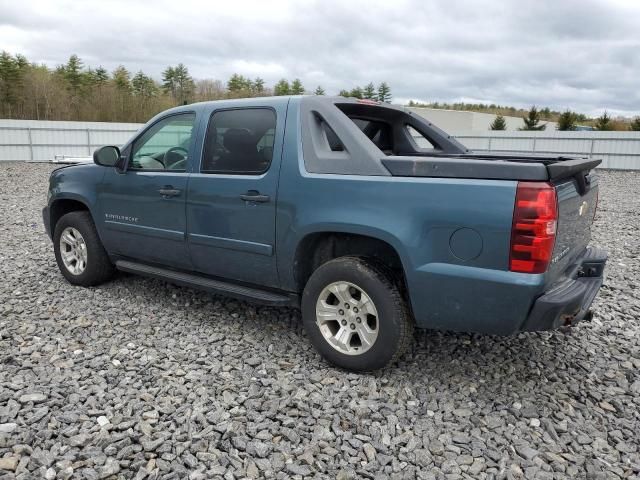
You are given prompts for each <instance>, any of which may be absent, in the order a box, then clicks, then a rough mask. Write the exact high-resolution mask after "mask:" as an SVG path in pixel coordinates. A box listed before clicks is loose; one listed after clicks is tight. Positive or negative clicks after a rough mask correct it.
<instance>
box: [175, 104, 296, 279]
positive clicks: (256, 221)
mask: <svg viewBox="0 0 640 480" xmlns="http://www.w3.org/2000/svg"><path fill="white" fill-rule="evenodd" d="M286 110H287V100H286V99H282V100H279V101H276V102H274V103H271V104H269V105H265V106H260V105H257V106H251V107H246V108H228V109H227V108H218V109H216V110H214V111H213V112H212V114H211V116H210V118H209V120H208V124H206V127H205V125H203V127H202V128H206V134H205V138H204V145H203V152H202V159H201V162H200V168H199V169H198V168H194V170H193V173H192V175H191V178H190V180H189V191H188V196H187V228H188V231H187V238H188V243H189V251H190V253H191V260H192V262H193V267H194V269H195V270H196V271H198V272H201V273H204V274H207V275H213V276H216V277H222V278H226V279H232V280H236V281H239V282H246V283H254V284H260V285H264V286H272V287H277V286H279V283H278V274H277V269H276V252H275V215H276V195H277V187H278V176H279V170H280V160H281V153H282V138H283V135H284V124H285V116H286Z"/></svg>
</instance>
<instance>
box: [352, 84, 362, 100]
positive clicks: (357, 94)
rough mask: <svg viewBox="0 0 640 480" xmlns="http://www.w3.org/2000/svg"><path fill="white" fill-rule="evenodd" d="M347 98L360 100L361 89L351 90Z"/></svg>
mask: <svg viewBox="0 0 640 480" xmlns="http://www.w3.org/2000/svg"><path fill="white" fill-rule="evenodd" d="M349 96H350V97H353V98H362V89H361V88H360V87H355V88H352V89H351V91H350V92H349Z"/></svg>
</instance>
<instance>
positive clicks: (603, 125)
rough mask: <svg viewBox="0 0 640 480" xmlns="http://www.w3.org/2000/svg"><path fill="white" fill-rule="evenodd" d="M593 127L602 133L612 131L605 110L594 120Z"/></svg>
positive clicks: (609, 119) (609, 118)
mask: <svg viewBox="0 0 640 480" xmlns="http://www.w3.org/2000/svg"><path fill="white" fill-rule="evenodd" d="M595 127H596V130H602V131H608V130H613V125H612V122H611V117H610V116H609V114H608V113H607V111H606V110H605V111H604V113H603V114H602V115H600V116H599V117H598V118H597V119H596V125H595Z"/></svg>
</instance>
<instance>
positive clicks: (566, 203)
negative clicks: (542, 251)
mask: <svg viewBox="0 0 640 480" xmlns="http://www.w3.org/2000/svg"><path fill="white" fill-rule="evenodd" d="M583 179H584V180H583ZM552 183H553V184H554V185H555V187H556V193H557V197H558V226H557V234H556V243H555V247H554V249H553V255H552V256H551V264H550V265H549V276H550V280H554V279H556V278H557V277H559V276H560V275H561V274H562V273H563V272H564V271H565V270H566V268H567V267H568V266H569V265H571V264H572V263H573V262H574V261H575V259H576V258H577V257H578V256H579V255H581V254H582V253H583V252H584V249H585V248H586V247H587V244H588V243H589V240H590V239H591V224H592V223H593V216H594V214H595V208H596V203H597V201H598V178H597V175H596V174H595V172H594V171H593V170H591V171H590V172H589V173H588V174H587V175H584V174H583V175H576V176H572V177H567V178H560V179H556V180H552Z"/></svg>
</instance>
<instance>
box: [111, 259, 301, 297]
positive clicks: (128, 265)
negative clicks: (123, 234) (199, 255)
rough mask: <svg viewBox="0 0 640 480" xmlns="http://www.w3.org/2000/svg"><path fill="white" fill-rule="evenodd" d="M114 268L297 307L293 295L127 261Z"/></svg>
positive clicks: (118, 262) (216, 291)
mask: <svg viewBox="0 0 640 480" xmlns="http://www.w3.org/2000/svg"><path fill="white" fill-rule="evenodd" d="M116 268H117V269H118V270H122V271H123V272H129V273H135V274H137V275H143V276H145V277H152V278H159V279H162V280H166V281H168V282H170V283H174V284H176V285H181V286H184V287H191V288H197V289H199V290H205V291H208V292H212V293H219V294H222V295H227V296H230V297H234V298H238V299H241V300H248V301H252V302H256V303H260V304H263V305H273V306H297V305H298V296H297V295H295V294H282V293H274V292H270V291H268V290H261V289H259V288H254V287H246V286H244V285H238V284H235V283H229V282H225V281H222V280H214V279H212V278H207V277H203V276H200V275H194V274H192V273H183V272H176V271H174V270H168V269H166V268H160V267H153V266H151V265H143V264H141V263H136V262H130V261H128V260H118V261H116Z"/></svg>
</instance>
